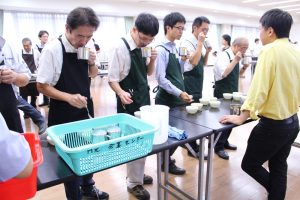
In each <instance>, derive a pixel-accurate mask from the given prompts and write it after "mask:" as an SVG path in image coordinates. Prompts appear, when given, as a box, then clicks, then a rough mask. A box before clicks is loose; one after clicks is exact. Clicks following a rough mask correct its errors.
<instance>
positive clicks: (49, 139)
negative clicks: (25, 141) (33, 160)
mask: <svg viewBox="0 0 300 200" xmlns="http://www.w3.org/2000/svg"><path fill="white" fill-rule="evenodd" d="M47 141H48V143H49V144H51V145H53V146H55V143H54V141H53V140H52V139H51V138H50V136H49V135H47Z"/></svg>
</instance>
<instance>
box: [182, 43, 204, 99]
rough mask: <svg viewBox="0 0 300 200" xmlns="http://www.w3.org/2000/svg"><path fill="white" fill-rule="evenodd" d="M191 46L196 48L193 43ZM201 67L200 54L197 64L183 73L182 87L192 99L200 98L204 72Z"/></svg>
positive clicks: (202, 62)
mask: <svg viewBox="0 0 300 200" xmlns="http://www.w3.org/2000/svg"><path fill="white" fill-rule="evenodd" d="M187 41H188V40H187ZM188 42H190V41H188ZM190 43H191V42H190ZM191 44H192V43H191ZM192 45H193V44H192ZM193 47H194V48H195V50H196V47H195V46H194V45H193ZM203 67H204V58H203V56H202V55H201V58H200V60H199V62H198V64H197V65H196V66H195V67H194V68H193V69H192V70H191V71H188V72H184V73H183V76H184V87H185V89H186V92H187V93H188V94H190V95H193V99H194V100H195V101H199V99H200V98H202V89H203V74H204V69H203Z"/></svg>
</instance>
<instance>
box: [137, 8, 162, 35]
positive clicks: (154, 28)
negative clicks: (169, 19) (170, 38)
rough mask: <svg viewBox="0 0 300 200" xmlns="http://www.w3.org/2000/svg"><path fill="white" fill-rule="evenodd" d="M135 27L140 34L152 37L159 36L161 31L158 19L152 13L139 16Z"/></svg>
mask: <svg viewBox="0 0 300 200" xmlns="http://www.w3.org/2000/svg"><path fill="white" fill-rule="evenodd" d="M134 25H135V27H136V28H137V30H138V31H139V32H142V33H143V34H145V35H151V36H152V37H153V36H155V35H157V33H158V30H159V23H158V19H157V18H156V17H155V16H154V15H152V14H150V13H141V14H139V15H138V16H137V18H136V20H135V23H134Z"/></svg>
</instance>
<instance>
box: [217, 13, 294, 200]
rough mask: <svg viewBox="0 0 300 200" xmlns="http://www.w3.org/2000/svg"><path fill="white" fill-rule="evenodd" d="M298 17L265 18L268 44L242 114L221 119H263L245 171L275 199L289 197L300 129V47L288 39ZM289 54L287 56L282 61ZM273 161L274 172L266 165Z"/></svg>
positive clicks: (255, 132) (250, 143) (264, 33)
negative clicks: (289, 170) (289, 166)
mask: <svg viewBox="0 0 300 200" xmlns="http://www.w3.org/2000/svg"><path fill="white" fill-rule="evenodd" d="M292 23H293V18H292V16H291V15H290V14H289V13H288V12H285V11H283V10H280V9H272V10H269V11H267V12H266V13H264V14H263V16H262V17H261V18H260V24H261V28H260V39H261V42H262V44H263V45H264V48H263V49H262V50H261V53H260V54H259V57H258V62H257V66H256V71H257V72H256V73H255V74H254V77H253V80H252V82H251V85H250V88H249V91H248V97H247V99H246V101H245V103H244V104H243V106H242V108H241V110H242V113H241V115H240V116H223V117H222V118H221V119H220V122H221V123H234V124H237V125H239V124H242V123H243V122H244V121H246V120H247V118H248V117H251V118H252V119H257V114H258V117H260V120H259V122H258V124H257V125H256V126H255V127H254V129H253V130H252V132H251V134H250V136H249V139H248V146H247V149H246V152H245V155H244V158H243V161H242V169H243V170H244V171H245V172H246V173H248V174H249V175H250V176H251V177H252V178H254V179H255V180H256V181H257V182H258V183H260V184H261V185H262V186H263V187H265V188H266V190H267V192H268V193H269V194H268V199H269V200H274V199H276V200H277V199H278V200H279V199H280V200H283V199H284V198H285V193H286V186H287V158H288V156H289V154H290V150H291V145H292V144H293V142H294V140H295V138H296V137H297V135H298V132H299V121H298V117H297V112H298V110H299V105H300V85H299V83H298V82H297V81H296V82H295V80H299V77H300V65H299V63H300V51H299V49H297V47H295V45H293V44H292V43H290V42H289V41H288V38H289V34H290V29H291V26H292ZM282 58H284V59H282ZM266 161H268V165H269V167H268V168H269V170H267V169H265V167H263V164H264V163H265V162H266Z"/></svg>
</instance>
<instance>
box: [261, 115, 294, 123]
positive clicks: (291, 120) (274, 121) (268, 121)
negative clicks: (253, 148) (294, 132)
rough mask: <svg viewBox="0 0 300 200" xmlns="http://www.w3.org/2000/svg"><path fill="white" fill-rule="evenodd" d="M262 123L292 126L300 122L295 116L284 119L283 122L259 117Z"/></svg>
mask: <svg viewBox="0 0 300 200" xmlns="http://www.w3.org/2000/svg"><path fill="white" fill-rule="evenodd" d="M258 117H259V118H260V120H261V121H262V122H266V123H273V124H286V125H287V124H292V123H293V122H295V121H298V115H297V114H294V115H293V116H291V117H289V118H286V119H283V120H275V119H270V118H267V117H264V116H260V115H259V116H258Z"/></svg>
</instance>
